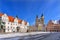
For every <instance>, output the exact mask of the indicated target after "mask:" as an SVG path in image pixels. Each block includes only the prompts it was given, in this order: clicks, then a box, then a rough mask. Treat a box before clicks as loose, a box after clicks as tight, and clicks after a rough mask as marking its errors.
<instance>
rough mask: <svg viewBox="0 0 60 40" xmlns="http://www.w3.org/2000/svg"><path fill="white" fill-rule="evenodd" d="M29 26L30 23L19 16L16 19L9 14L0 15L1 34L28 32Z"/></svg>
mask: <svg viewBox="0 0 60 40" xmlns="http://www.w3.org/2000/svg"><path fill="white" fill-rule="evenodd" d="M28 26H29V23H28V22H26V21H24V20H21V19H19V18H18V17H17V16H16V17H15V18H14V17H12V16H8V15H7V14H3V13H0V31H1V32H27V27H28Z"/></svg>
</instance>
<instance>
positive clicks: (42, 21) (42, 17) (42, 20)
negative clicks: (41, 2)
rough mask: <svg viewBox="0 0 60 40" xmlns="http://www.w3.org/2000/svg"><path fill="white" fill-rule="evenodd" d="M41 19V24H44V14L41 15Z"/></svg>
mask: <svg viewBox="0 0 60 40" xmlns="http://www.w3.org/2000/svg"><path fill="white" fill-rule="evenodd" d="M40 20H41V24H43V25H44V16H43V14H42V15H41V18H40Z"/></svg>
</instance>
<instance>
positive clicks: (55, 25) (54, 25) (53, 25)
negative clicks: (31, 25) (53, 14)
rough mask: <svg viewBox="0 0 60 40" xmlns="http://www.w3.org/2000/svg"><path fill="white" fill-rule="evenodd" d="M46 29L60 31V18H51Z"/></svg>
mask: <svg viewBox="0 0 60 40" xmlns="http://www.w3.org/2000/svg"><path fill="white" fill-rule="evenodd" d="M46 31H49V32H60V20H58V21H57V20H55V21H53V20H50V21H49V22H48V24H47V26H46Z"/></svg>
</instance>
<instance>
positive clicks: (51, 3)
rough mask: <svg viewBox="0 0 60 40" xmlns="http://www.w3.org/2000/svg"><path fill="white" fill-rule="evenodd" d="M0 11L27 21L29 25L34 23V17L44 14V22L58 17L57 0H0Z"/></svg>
mask: <svg viewBox="0 0 60 40" xmlns="http://www.w3.org/2000/svg"><path fill="white" fill-rule="evenodd" d="M0 12H3V13H6V14H8V15H11V16H13V17H15V16H16V15H18V17H19V18H20V19H22V20H25V21H28V22H29V23H30V25H33V24H34V23H35V17H36V15H38V16H39V17H40V16H41V14H42V13H43V14H44V17H45V18H44V19H45V24H47V23H48V21H49V20H59V19H60V1H59V0H0Z"/></svg>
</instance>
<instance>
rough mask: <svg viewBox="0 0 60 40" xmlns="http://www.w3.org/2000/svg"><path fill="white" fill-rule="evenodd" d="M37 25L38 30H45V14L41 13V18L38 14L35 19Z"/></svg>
mask: <svg viewBox="0 0 60 40" xmlns="http://www.w3.org/2000/svg"><path fill="white" fill-rule="evenodd" d="M35 22H36V23H35V26H36V27H37V29H38V31H44V16H43V14H42V15H41V18H38V16H36V21H35Z"/></svg>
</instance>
